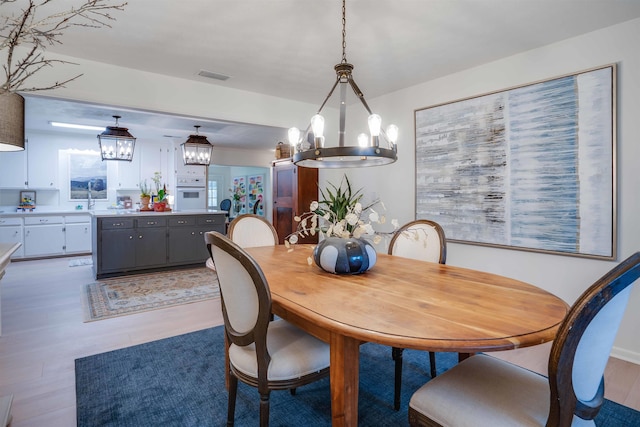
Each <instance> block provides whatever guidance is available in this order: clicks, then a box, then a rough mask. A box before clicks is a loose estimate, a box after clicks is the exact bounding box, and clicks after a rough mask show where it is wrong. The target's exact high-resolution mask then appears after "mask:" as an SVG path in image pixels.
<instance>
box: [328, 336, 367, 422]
mask: <svg viewBox="0 0 640 427" xmlns="http://www.w3.org/2000/svg"><path fill="white" fill-rule="evenodd" d="M330 346H331V367H330V379H331V417H332V425H333V427H337V426H339V427H352V426H353V427H355V426H357V425H358V369H359V365H360V341H358V340H354V339H352V338H349V337H345V336H341V335H336V334H333V333H332V334H331V341H330Z"/></svg>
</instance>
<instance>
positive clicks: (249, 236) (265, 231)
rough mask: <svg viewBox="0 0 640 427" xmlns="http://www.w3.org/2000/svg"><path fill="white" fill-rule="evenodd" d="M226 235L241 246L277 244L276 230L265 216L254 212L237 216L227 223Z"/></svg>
mask: <svg viewBox="0 0 640 427" xmlns="http://www.w3.org/2000/svg"><path fill="white" fill-rule="evenodd" d="M227 234H228V236H229V238H230V239H231V240H233V241H234V242H235V243H237V244H238V245H240V246H241V247H243V248H252V247H256V246H273V245H277V244H278V232H277V231H276V229H275V228H274V227H273V225H271V223H270V222H269V221H267V220H266V219H265V218H263V217H261V216H259V215H254V214H243V215H240V216H237V217H236V218H235V219H234V220H233V221H231V224H229V231H228V233H227Z"/></svg>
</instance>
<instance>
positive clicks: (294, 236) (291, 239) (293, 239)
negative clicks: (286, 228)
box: [289, 234, 298, 245]
mask: <svg viewBox="0 0 640 427" xmlns="http://www.w3.org/2000/svg"><path fill="white" fill-rule="evenodd" d="M289 243H291V244H292V245H295V244H296V243H298V235H297V234H292V235H291V236H290V237H289Z"/></svg>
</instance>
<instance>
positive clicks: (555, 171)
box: [415, 65, 616, 259]
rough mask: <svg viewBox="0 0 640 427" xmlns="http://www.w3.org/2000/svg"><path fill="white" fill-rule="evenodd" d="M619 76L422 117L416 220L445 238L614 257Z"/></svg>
mask: <svg viewBox="0 0 640 427" xmlns="http://www.w3.org/2000/svg"><path fill="white" fill-rule="evenodd" d="M615 71H616V70H615V65H608V66H606V67H602V68H598V69H594V70H589V71H585V72H580V73H576V74H573V75H569V76H565V77H560V78H556V79H552V80H547V81H544V82H540V83H535V84H531V85H526V86H521V87H518V88H514V89H509V90H505V91H502V92H497V93H492V94H487V95H483V96H478V97H474V98H470V99H465V100H461V101H457V102H453V103H450V104H444V105H438V106H435V107H430V108H426V109H422V110H416V112H415V125H416V218H417V219H431V220H434V221H437V222H438V223H440V225H442V227H443V228H444V230H445V234H446V236H447V238H448V239H449V240H454V241H460V242H464V243H476V244H484V245H492V246H493V245H495V246H505V247H511V248H514V249H525V250H533V251H543V252H555V253H561V254H569V255H578V256H587V257H596V258H607V259H612V258H614V257H615V234H614V230H615V218H614V213H615V210H614V205H615V193H614V191H615V182H614V180H615V177H614V171H615V168H614V162H615V158H614V154H615V137H614V135H615V133H614V126H615V117H614V111H615V109H614V103H615Z"/></svg>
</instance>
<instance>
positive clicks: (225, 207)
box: [220, 199, 231, 216]
mask: <svg viewBox="0 0 640 427" xmlns="http://www.w3.org/2000/svg"><path fill="white" fill-rule="evenodd" d="M220 210H221V211H226V212H227V214H226V215H227V216H229V211H230V210H231V199H222V201H221V202H220Z"/></svg>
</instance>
